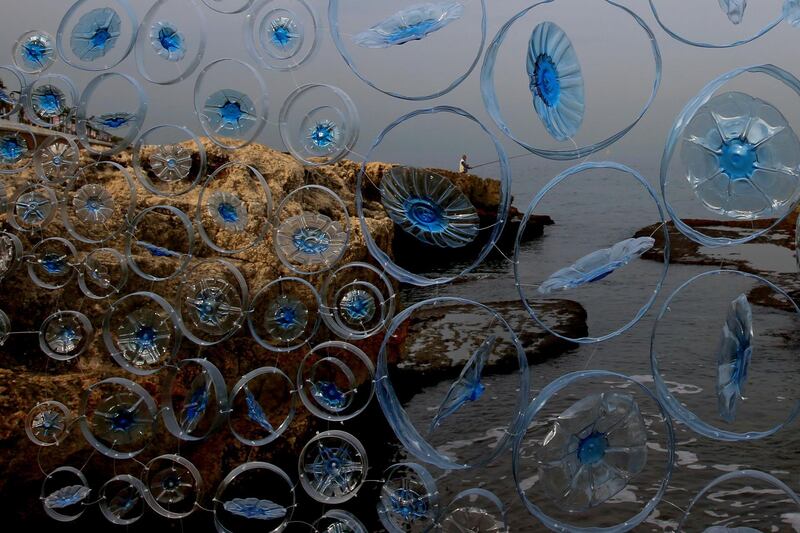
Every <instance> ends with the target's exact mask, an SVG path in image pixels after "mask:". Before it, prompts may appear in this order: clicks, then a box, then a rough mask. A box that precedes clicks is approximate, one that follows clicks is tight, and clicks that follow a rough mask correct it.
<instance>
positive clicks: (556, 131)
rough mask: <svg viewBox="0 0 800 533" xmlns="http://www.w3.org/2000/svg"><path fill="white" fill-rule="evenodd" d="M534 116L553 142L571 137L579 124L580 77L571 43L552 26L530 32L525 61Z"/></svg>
mask: <svg viewBox="0 0 800 533" xmlns="http://www.w3.org/2000/svg"><path fill="white" fill-rule="evenodd" d="M527 70H528V77H529V78H530V89H531V93H532V94H533V105H534V107H535V108H536V114H538V115H539V118H540V119H541V120H542V122H543V123H544V125H545V128H546V129H547V132H548V133H549V134H550V135H552V136H553V138H554V139H556V140H557V141H566V140H567V139H569V138H571V137H573V136H574V135H575V134H576V133H577V132H578V129H579V128H580V127H581V123H582V122H583V109H584V106H585V103H584V96H583V77H582V75H581V66H580V64H579V63H578V56H577V54H576V53H575V50H574V49H573V48H572V43H571V42H570V40H569V37H567V34H566V33H564V30H562V29H561V28H559V27H558V26H557V25H556V24H554V23H552V22H542V23H541V24H539V25H538V26H536V27H535V28H534V29H533V33H532V34H531V39H530V43H529V44H528V60H527Z"/></svg>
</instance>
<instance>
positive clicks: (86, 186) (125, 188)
mask: <svg viewBox="0 0 800 533" xmlns="http://www.w3.org/2000/svg"><path fill="white" fill-rule="evenodd" d="M135 208H136V184H135V183H134V181H133V177H131V175H130V173H129V172H128V171H127V170H126V169H125V167H123V166H121V165H119V164H117V163H114V162H113V161H100V162H97V163H90V164H88V165H86V166H85V167H83V168H81V169H80V170H79V171H78V172H77V173H76V175H75V176H73V177H72V179H70V180H69V183H68V185H67V187H66V191H65V198H64V201H63V203H62V204H61V220H62V222H63V223H64V227H65V228H67V231H68V232H69V234H70V235H71V236H72V237H74V238H75V239H77V240H78V241H81V242H84V243H87V244H101V243H104V242H107V241H109V240H111V239H113V238H115V237H117V236H118V235H119V234H120V233H122V232H123V231H125V230H127V229H128V227H129V224H130V223H131V221H132V219H133V217H134V212H135Z"/></svg>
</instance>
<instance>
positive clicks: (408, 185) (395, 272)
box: [355, 106, 511, 287]
mask: <svg viewBox="0 0 800 533" xmlns="http://www.w3.org/2000/svg"><path fill="white" fill-rule="evenodd" d="M451 115H452V116H451ZM433 116H435V117H436V118H437V119H438V120H439V123H437V125H436V126H435V127H433V128H432V130H433V131H437V133H438V132H439V130H440V129H443V127H442V125H441V124H445V123H446V124H447V128H451V127H455V126H454V125H451V124H450V122H449V121H448V122H445V120H449V119H452V118H453V117H459V118H463V119H466V121H467V122H466V123H463V121H460V120H459V121H458V123H459V127H460V128H461V131H458V133H455V132H452V131H442V132H441V133H440V134H439V137H438V138H441V139H459V140H460V139H461V138H462V136H464V135H466V134H465V133H464V130H465V129H466V128H464V124H466V125H467V126H468V127H469V128H470V129H472V130H473V131H474V132H476V134H477V135H480V138H481V139H483V136H484V135H485V137H487V138H488V140H489V141H490V143H485V144H486V145H487V146H491V147H493V148H494V150H491V149H488V152H487V153H491V154H492V155H493V156H494V155H496V157H497V159H498V161H497V163H498V165H499V171H500V177H499V181H500V191H499V198H498V204H497V216H496V217H492V218H494V220H490V221H487V222H485V223H484V222H481V220H480V219H479V217H478V214H477V210H476V209H475V207H474V206H472V204H471V203H470V202H469V200H468V199H467V198H466V196H464V193H463V192H462V191H461V190H460V189H459V188H458V186H457V185H456V183H457V182H454V180H453V181H451V180H450V179H448V178H447V177H445V176H438V175H437V174H435V173H425V171H415V172H422V174H412V175H404V174H397V175H395V174H392V172H393V171H394V170H395V169H389V170H387V171H385V172H384V175H383V176H380V177H378V178H377V180H378V181H379V183H375V181H374V180H373V178H372V177H370V176H369V175H368V174H367V164H368V163H369V162H371V161H373V160H374V158H375V157H376V153H377V152H378V149H379V148H380V147H381V146H382V145H384V144H388V142H389V141H388V139H389V138H390V136H391V134H392V132H393V131H394V130H396V129H397V128H399V130H398V131H399V132H403V131H404V130H405V128H401V126H405V127H409V126H410V125H411V124H412V123H414V122H418V121H419V122H421V121H424V119H425V117H427V118H429V119H430V118H431V117H433ZM476 128H477V129H476ZM383 149H385V148H383ZM365 159H366V161H365V163H364V165H363V166H362V168H361V171H360V172H359V173H358V177H357V180H356V193H355V196H356V198H355V204H356V212H357V214H358V217H359V222H360V224H361V232H362V234H363V235H364V240H365V241H366V244H367V249H368V250H369V252H370V254H371V255H372V257H373V258H374V259H375V260H376V261H377V262H378V263H379V264H380V266H381V267H383V269H384V270H385V271H386V272H387V273H388V274H389V275H390V276H392V277H393V278H394V279H396V280H397V281H400V282H402V283H411V284H413V285H417V286H423V287H424V286H430V285H443V284H446V283H449V282H451V281H453V280H454V279H456V278H458V277H459V276H463V275H465V274H467V273H469V272H471V271H472V270H474V269H475V268H477V266H478V265H480V264H481V263H482V262H483V260H484V259H486V257H487V256H488V255H489V252H491V251H492V249H493V248H494V246H495V244H496V243H497V240H498V239H499V238H500V234H501V233H502V230H503V227H504V225H505V222H506V220H507V218H508V209H509V207H510V204H511V171H510V168H509V165H508V158H507V156H506V152H505V150H504V149H503V147H502V145H501V144H500V141H499V140H498V139H497V137H495V136H494V134H492V133H491V132H490V131H489V130H488V129H486V127H485V126H484V125H483V124H481V122H480V121H478V119H477V118H475V117H474V116H472V115H471V114H469V113H468V112H466V111H464V110H463V109H459V108H456V107H450V106H438V107H433V108H428V109H419V110H416V111H412V112H411V113H408V114H406V115H403V116H402V117H400V118H398V119H397V120H395V121H394V122H392V123H391V124H390V125H389V126H387V127H386V128H384V130H383V131H382V132H381V133H380V134H379V135H378V136H377V137H376V138H375V141H374V142H373V143H372V146H371V147H370V150H369V152H368V153H367V156H366V158H365ZM398 172H402V171H398ZM385 181H386V182H391V187H392V189H391V193H390V192H389V189H388V187H389V186H390V185H387V184H385V183H384V182H385ZM375 193H377V194H378V195H379V197H380V198H381V201H382V204H383V209H384V210H385V211H386V212H387V214H388V215H389V216H390V218H392V219H393V221H394V222H395V224H396V225H395V231H396V233H400V234H402V233H405V232H407V233H408V237H409V239H408V241H409V242H411V243H414V245H416V246H418V247H419V250H415V251H414V253H409V254H404V255H407V256H408V257H400V256H397V257H395V258H394V259H392V257H390V255H389V251H387V250H383V249H381V247H380V246H379V244H378V242H377V241H376V240H375V237H374V236H373V235H372V233H371V231H370V229H369V225H368V224H367V221H366V219H365V215H364V211H365V209H366V208H367V206H366V205H365V204H366V203H367V202H368V201H369V199H370V198H371V197H372V196H373V195H374V194H375ZM440 196H441V197H442V198H444V199H443V200H440ZM409 200H413V201H409ZM415 202H417V203H419V204H420V205H419V206H418V207H416V208H415V209H411V208H410V207H408V206H412V207H414V206H416V205H417V204H416V203H415ZM440 202H442V203H444V205H440ZM465 202H466V204H465ZM465 219H466V220H467V221H466V222H465V221H464V220H465ZM398 226H400V227H398ZM452 231H454V232H456V233H455V237H450V236H449V235H450V232H452ZM412 237H415V238H416V239H412ZM420 243H421V244H420ZM467 245H469V246H471V248H470V251H471V250H473V249H477V251H476V252H475V253H474V255H472V254H471V255H470V259H472V257H474V259H473V260H472V261H471V263H470V264H469V265H468V266H467V267H465V268H464V267H459V269H458V271H457V272H456V273H453V269H452V268H450V269H448V270H446V271H445V273H444V274H443V275H441V276H439V277H431V276H430V275H424V274H420V273H417V272H415V271H414V270H412V268H414V267H413V265H412V264H408V263H403V261H413V260H414V258H415V257H418V256H421V255H426V254H434V253H438V254H439V255H441V254H442V253H445V257H449V252H451V251H452V250H451V249H452V248H454V247H455V248H463V247H464V246H467ZM409 246H410V244H409ZM442 250H444V252H442ZM451 260H452V257H450V260H449V261H447V264H448V266H449V263H451V262H452V261H451ZM415 270H418V268H416V269H415Z"/></svg>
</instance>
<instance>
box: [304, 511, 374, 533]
mask: <svg viewBox="0 0 800 533" xmlns="http://www.w3.org/2000/svg"><path fill="white" fill-rule="evenodd" d="M313 528H314V530H315V531H319V532H320V533H367V528H366V527H365V526H364V524H362V523H361V521H360V520H359V519H358V518H356V517H355V516H354V515H352V514H351V513H348V512H347V511H343V510H341V509H331V510H330V511H328V512H327V513H325V514H324V515H322V516H320V517H319V518H318V519H317V520H316V521H315V522H314V525H313Z"/></svg>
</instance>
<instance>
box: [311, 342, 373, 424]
mask: <svg viewBox="0 0 800 533" xmlns="http://www.w3.org/2000/svg"><path fill="white" fill-rule="evenodd" d="M374 380H375V367H374V366H373V364H372V361H371V360H370V358H369V357H368V356H367V354H365V353H364V352H363V351H362V350H360V349H359V348H357V347H355V346H353V345H352V344H347V343H345V342H338V341H329V342H324V343H322V344H319V345H317V346H315V347H314V348H312V349H311V350H310V351H309V352H308V353H307V354H306V355H305V357H303V360H302V362H301V363H300V366H299V367H298V370H297V390H298V391H299V393H300V400H301V401H302V402H303V405H305V407H306V408H307V409H308V410H309V411H311V412H312V413H314V415H316V416H318V417H320V418H322V419H324V420H328V421H331V422H341V421H344V420H349V419H351V418H353V417H355V416H357V415H359V414H360V413H362V412H363V411H364V409H366V408H367V406H368V405H369V402H370V401H371V400H372V396H373V395H374V394H375V383H374Z"/></svg>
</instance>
